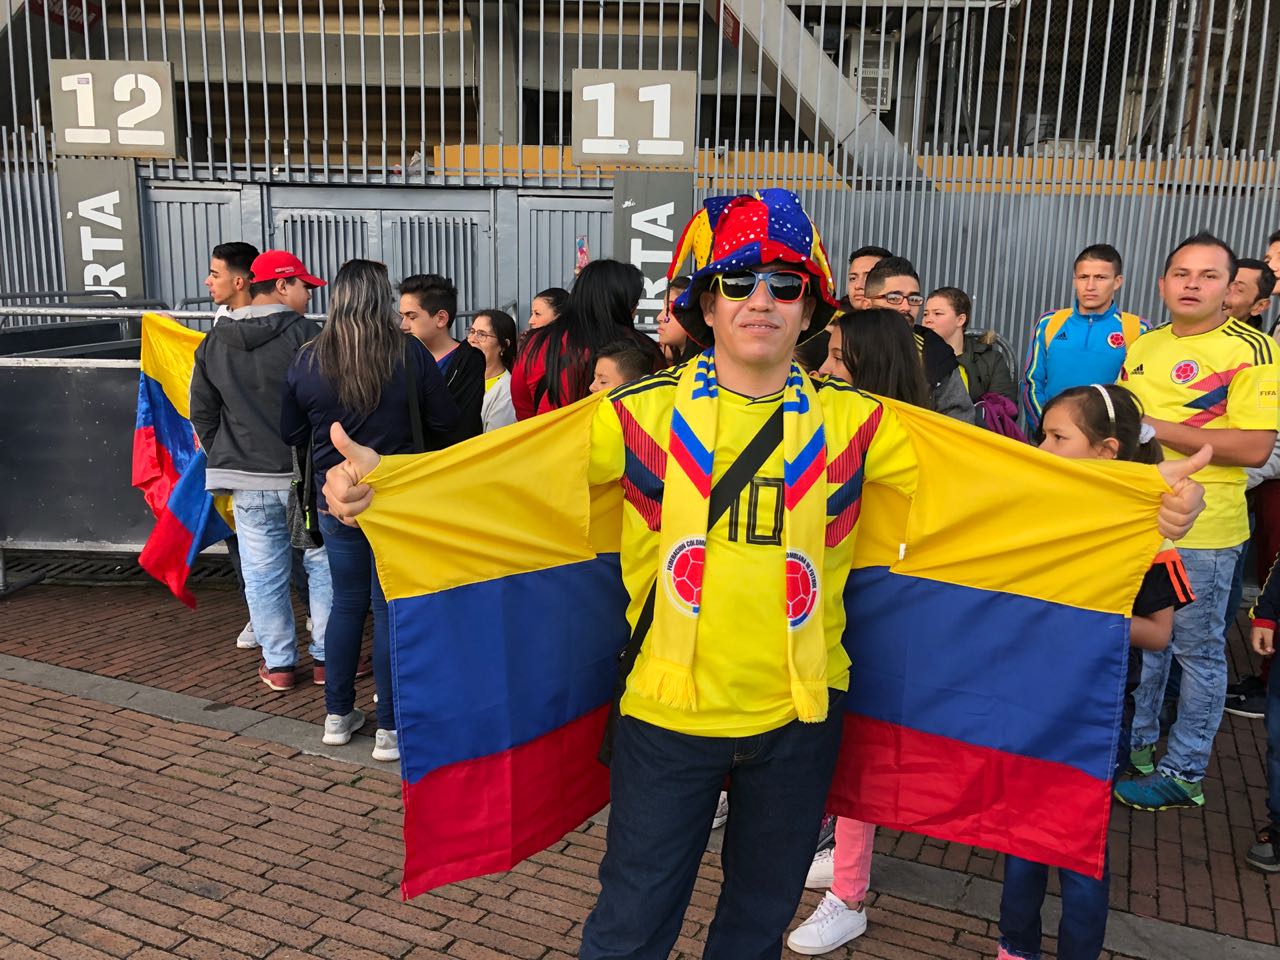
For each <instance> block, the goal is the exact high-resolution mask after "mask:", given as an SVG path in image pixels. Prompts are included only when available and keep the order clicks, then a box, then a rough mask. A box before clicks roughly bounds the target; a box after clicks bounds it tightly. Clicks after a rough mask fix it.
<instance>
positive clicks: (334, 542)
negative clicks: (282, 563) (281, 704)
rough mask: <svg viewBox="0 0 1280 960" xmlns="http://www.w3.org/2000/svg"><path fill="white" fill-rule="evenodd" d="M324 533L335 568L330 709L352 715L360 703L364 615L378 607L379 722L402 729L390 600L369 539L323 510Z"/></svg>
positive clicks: (327, 681) (327, 674)
mask: <svg viewBox="0 0 1280 960" xmlns="http://www.w3.org/2000/svg"><path fill="white" fill-rule="evenodd" d="M320 533H321V534H322V535H323V536H324V545H325V549H326V550H328V552H329V569H330V570H332V571H333V613H332V614H331V615H330V616H329V627H328V630H327V632H326V633H325V649H326V650H327V652H328V659H327V660H326V661H325V671H324V709H325V712H326V713H335V714H337V715H339V716H346V715H347V714H348V713H350V712H351V711H352V709H353V708H354V707H355V703H356V666H357V664H358V662H359V660H360V640H361V638H362V637H363V636H364V618H365V616H366V615H367V614H368V613H369V608H370V606H372V607H373V680H374V684H375V685H376V686H377V689H378V726H379V727H380V728H381V729H383V730H394V729H395V728H396V713H395V700H394V698H393V697H392V695H391V657H390V644H389V636H390V635H389V633H388V630H387V601H386V600H385V599H383V596H382V590H381V589H380V588H379V585H378V575H377V573H376V572H375V571H374V567H373V553H372V551H371V550H370V549H369V541H368V540H367V539H366V538H365V535H364V531H363V530H361V529H360V528H359V527H349V526H347V525H346V524H345V523H343V522H342V521H340V520H337V519H335V518H334V517H331V516H329V514H327V513H322V514H320Z"/></svg>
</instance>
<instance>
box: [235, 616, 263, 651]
mask: <svg viewBox="0 0 1280 960" xmlns="http://www.w3.org/2000/svg"><path fill="white" fill-rule="evenodd" d="M257 645H258V638H257V636H256V635H255V634H254V632H253V621H252V620H250V621H249V622H248V623H246V624H245V625H244V629H243V630H241V631H240V636H238V637H236V646H237V647H239V648H240V649H241V650H252V649H253V648H254V647H256V646H257Z"/></svg>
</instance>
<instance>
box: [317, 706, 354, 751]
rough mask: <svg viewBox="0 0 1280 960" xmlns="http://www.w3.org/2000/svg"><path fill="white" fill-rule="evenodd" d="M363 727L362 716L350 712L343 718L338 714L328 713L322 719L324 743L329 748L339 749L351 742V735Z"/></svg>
mask: <svg viewBox="0 0 1280 960" xmlns="http://www.w3.org/2000/svg"><path fill="white" fill-rule="evenodd" d="M363 726H364V714H363V713H361V712H360V711H359V710H352V711H351V712H350V713H348V714H347V715H346V716H345V717H344V716H342V714H340V713H330V714H327V715H326V716H325V718H324V742H325V743H327V744H329V745H330V746H335V747H340V746H342V744H344V743H350V742H351V734H353V733H354V732H355V731H357V730H359V729H360V728H361V727H363Z"/></svg>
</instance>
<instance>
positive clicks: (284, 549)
mask: <svg viewBox="0 0 1280 960" xmlns="http://www.w3.org/2000/svg"><path fill="white" fill-rule="evenodd" d="M288 496H289V494H288V491H286V490H236V491H235V492H234V493H233V495H232V498H231V502H232V505H233V508H234V511H235V518H236V538H237V539H238V541H239V549H240V567H241V570H242V571H243V574H244V597H245V600H246V601H247V602H248V604H249V619H250V621H252V623H253V632H254V635H255V636H256V637H257V638H258V643H259V644H260V645H261V647H262V659H263V660H265V661H266V664H267V669H269V670H275V669H277V668H280V667H292V666H294V665H295V664H296V663H297V661H298V641H297V637H296V635H295V629H296V627H295V624H294V620H293V601H292V600H291V598H290V596H289V575H290V570H291V568H292V565H293V548H292V546H290V544H289V525H288V522H287V521H286V519H285V503H286V502H287V500H288ZM302 563H303V567H304V568H305V569H306V571H307V582H308V585H309V590H308V602H309V604H310V610H311V646H310V648H309V649H308V652H309V653H310V654H311V656H312V658H313V659H315V660H320V661H323V660H324V632H325V624H326V623H327V622H328V620H329V607H330V606H331V605H332V603H333V586H332V581H331V579H330V576H329V560H328V558H327V557H326V556H325V551H324V548H323V547H317V548H316V549H314V550H308V551H306V553H305V554H304V555H303V558H302Z"/></svg>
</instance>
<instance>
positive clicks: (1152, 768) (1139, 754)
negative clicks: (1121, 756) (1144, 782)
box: [1125, 743, 1156, 777]
mask: <svg viewBox="0 0 1280 960" xmlns="http://www.w3.org/2000/svg"><path fill="white" fill-rule="evenodd" d="M1125 772H1126V773H1128V774H1129V775H1130V776H1139V777H1149V776H1151V774H1153V773H1155V772H1156V745H1155V744H1154V743H1153V744H1149V745H1148V746H1145V747H1139V748H1138V749H1137V750H1130V751H1129V769H1128V770H1126V771H1125Z"/></svg>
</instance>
